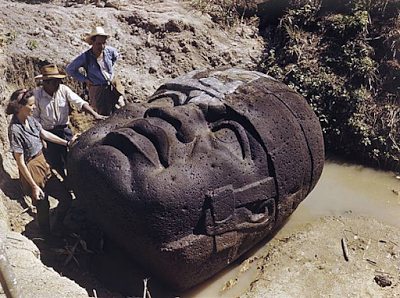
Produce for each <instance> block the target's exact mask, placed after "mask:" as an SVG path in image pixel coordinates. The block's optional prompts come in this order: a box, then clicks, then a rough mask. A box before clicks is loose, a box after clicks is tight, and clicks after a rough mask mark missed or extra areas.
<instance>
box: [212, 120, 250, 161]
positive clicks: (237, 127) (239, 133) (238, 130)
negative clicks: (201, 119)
mask: <svg viewBox="0 0 400 298" xmlns="http://www.w3.org/2000/svg"><path fill="white" fill-rule="evenodd" d="M222 128H229V129H231V130H232V131H233V132H234V133H235V135H236V138H237V140H238V141H239V144H240V147H241V149H242V158H243V159H247V158H251V149H250V142H249V138H248V136H247V132H246V129H245V128H244V127H243V126H242V125H241V124H240V123H239V122H236V121H233V120H225V119H221V120H219V121H217V122H213V123H212V124H211V131H212V132H216V131H218V130H220V129H222Z"/></svg>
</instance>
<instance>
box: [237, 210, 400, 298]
mask: <svg viewBox="0 0 400 298" xmlns="http://www.w3.org/2000/svg"><path fill="white" fill-rule="evenodd" d="M345 251H347V258H346V256H345ZM242 297H243V298H250V297H388V298H389V297H400V228H397V227H392V226H388V225H385V224H383V223H380V222H378V221H377V220H375V219H373V218H367V217H355V216H352V215H351V214H349V215H346V216H342V217H337V216H336V217H325V218H322V219H319V220H318V221H316V222H313V223H309V224H306V225H304V226H302V227H299V228H298V229H296V230H294V231H291V232H289V233H288V232H286V233H282V234H278V235H277V237H275V238H274V239H273V240H272V241H270V242H268V244H267V245H266V246H265V252H264V253H263V254H262V256H261V257H260V260H259V264H258V274H257V276H256V278H255V280H254V281H253V283H252V284H251V286H250V289H249V290H248V291H247V292H246V294H244V295H243V296H242Z"/></svg>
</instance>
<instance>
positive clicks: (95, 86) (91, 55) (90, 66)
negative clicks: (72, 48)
mask: <svg viewBox="0 0 400 298" xmlns="http://www.w3.org/2000/svg"><path fill="white" fill-rule="evenodd" d="M108 37H109V34H107V33H105V31H104V29H103V28H102V27H96V28H95V29H93V30H92V32H91V33H90V34H89V35H88V36H87V37H86V42H87V43H88V44H90V45H91V46H92V47H91V48H90V49H89V50H87V51H86V52H84V53H82V54H81V55H79V56H78V57H77V58H76V59H75V60H74V61H72V62H71V63H70V64H69V65H68V66H67V68H66V72H67V73H68V74H69V75H70V76H72V77H74V78H75V79H77V80H78V81H80V82H82V83H86V86H87V87H88V89H89V100H90V104H91V106H92V107H93V109H94V110H95V111H96V112H97V113H99V114H101V115H106V116H108V115H110V114H111V113H112V112H114V111H115V109H116V107H115V105H116V104H117V103H118V99H119V97H120V95H121V93H123V91H121V90H117V89H116V88H115V84H113V80H114V79H115V73H114V69H113V66H114V64H115V62H116V61H117V58H118V52H117V50H116V49H115V48H113V47H110V46H107V45H106V42H107V38H108ZM81 67H83V68H84V69H85V70H86V76H85V75H83V74H82V73H80V72H79V68H81Z"/></svg>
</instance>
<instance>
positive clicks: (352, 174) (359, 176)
mask: <svg viewBox="0 0 400 298" xmlns="http://www.w3.org/2000/svg"><path fill="white" fill-rule="evenodd" d="M348 212H351V213H353V214H355V215H362V216H368V217H373V218H376V219H378V220H380V221H382V222H384V223H386V224H389V225H393V226H398V227H400V176H396V174H394V173H393V172H385V171H378V170H375V169H371V168H367V167H363V166H359V165H352V164H348V163H343V162H337V161H328V162H326V164H325V167H324V170H323V173H322V176H321V178H320V180H319V182H318V184H317V186H316V187H315V189H314V190H313V191H312V192H311V193H310V195H309V196H308V197H307V198H306V199H305V200H304V201H303V202H302V203H301V204H300V205H299V207H298V208H297V210H296V211H295V212H294V213H293V214H292V216H291V217H290V218H289V220H288V221H287V222H286V224H285V225H284V226H283V227H282V229H281V230H280V231H279V232H278V233H277V235H279V233H281V232H282V231H290V230H291V229H293V228H295V227H298V226H299V225H301V224H303V223H307V222H311V221H313V220H315V219H317V218H319V217H322V216H325V215H340V214H344V213H348ZM266 241H267V240H265V241H263V242H262V243H260V244H259V245H258V246H257V247H256V248H254V249H253V250H252V251H250V252H249V253H247V254H246V255H245V256H244V257H243V258H240V260H238V261H237V262H234V263H233V264H231V265H230V266H229V267H228V268H226V269H225V270H224V271H223V272H221V273H219V274H218V275H216V276H215V277H213V278H211V279H210V280H208V281H206V282H204V283H202V284H201V285H198V286H197V287H195V288H192V289H191V290H189V291H187V292H185V293H182V294H181V295H180V296H179V297H182V298H200V297H201V298H203V297H207V298H214V297H215V298H220V297H237V296H239V295H240V294H242V293H243V292H244V291H245V290H246V288H247V287H248V286H249V284H250V282H251V281H252V280H253V277H254V275H255V273H256V262H254V263H252V264H250V270H248V271H247V272H246V273H245V274H243V275H240V278H238V281H237V284H236V285H235V286H233V287H232V288H230V289H229V290H226V291H224V292H221V289H222V288H223V287H224V285H225V283H226V282H227V281H234V280H235V279H236V278H237V276H238V275H239V271H240V269H241V268H242V266H243V265H242V264H241V261H243V260H245V259H246V258H249V257H252V256H257V254H260V253H261V252H262V251H263V247H264V245H265V243H266Z"/></svg>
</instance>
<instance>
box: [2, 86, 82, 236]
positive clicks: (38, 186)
mask: <svg viewBox="0 0 400 298" xmlns="http://www.w3.org/2000/svg"><path fill="white" fill-rule="evenodd" d="M34 109H35V98H34V96H33V92H32V91H28V90H26V89H20V90H17V91H15V92H14V93H13V94H12V95H11V98H10V101H9V103H8V106H7V109H6V113H7V114H8V115H11V114H12V115H13V117H12V119H11V123H10V126H9V127H8V136H9V140H10V147H11V148H10V152H12V153H13V155H14V158H15V160H16V162H17V165H18V169H19V177H20V182H21V186H22V189H23V191H24V193H25V194H26V195H29V196H30V197H31V198H32V202H33V204H34V205H35V206H36V209H37V220H38V223H39V227H40V228H41V230H42V231H43V232H44V233H49V232H50V220H49V208H50V204H49V200H48V197H47V195H50V196H52V197H54V198H56V199H58V200H59V204H58V207H57V214H56V221H55V224H54V227H53V230H58V229H61V228H62V226H63V221H64V218H65V216H66V215H67V212H68V209H69V207H70V205H71V201H72V197H71V194H70V193H69V191H68V188H67V187H66V186H65V184H64V182H62V181H61V180H59V178H58V177H57V176H56V175H54V174H53V173H52V172H51V170H50V166H49V165H48V163H47V162H46V160H45V158H44V156H43V153H42V149H43V143H42V139H44V140H46V141H49V142H53V143H56V144H59V145H64V146H67V147H69V146H70V145H72V144H73V143H74V142H75V140H76V139H77V135H75V136H74V137H73V138H72V140H71V141H66V140H64V139H61V138H59V137H58V136H56V135H54V134H52V133H51V132H48V131H46V130H44V129H42V126H41V125H40V123H39V122H38V121H37V120H35V118H33V116H32V115H33V110H34Z"/></svg>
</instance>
